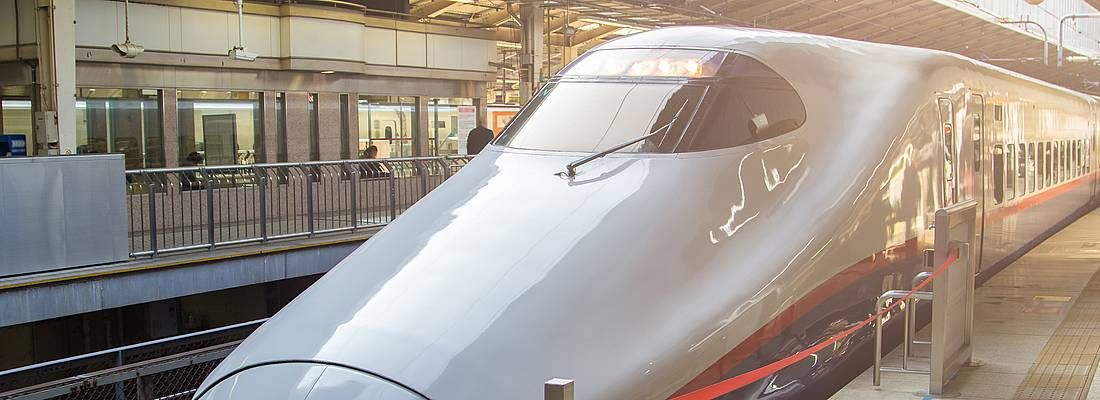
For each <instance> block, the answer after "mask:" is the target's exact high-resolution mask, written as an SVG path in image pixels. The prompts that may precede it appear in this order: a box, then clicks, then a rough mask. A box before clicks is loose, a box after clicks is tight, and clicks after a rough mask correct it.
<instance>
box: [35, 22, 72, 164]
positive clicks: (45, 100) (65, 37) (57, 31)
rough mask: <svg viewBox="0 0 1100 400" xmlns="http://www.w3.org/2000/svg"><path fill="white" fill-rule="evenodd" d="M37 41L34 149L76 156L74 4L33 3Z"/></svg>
mask: <svg viewBox="0 0 1100 400" xmlns="http://www.w3.org/2000/svg"><path fill="white" fill-rule="evenodd" d="M35 26H36V27H37V32H36V34H37V38H38V46H37V50H38V67H37V68H35V73H36V74H37V77H36V78H37V79H36V82H37V85H36V87H35V91H36V94H37V98H38V101H39V104H38V108H37V110H36V112H35V125H36V127H35V132H36V133H35V138H36V141H38V142H39V143H37V144H36V145H44V146H43V147H45V148H46V149H47V153H48V154H75V153H76V28H75V27H76V4H75V2H74V1H73V0H38V1H37V2H36V3H35Z"/></svg>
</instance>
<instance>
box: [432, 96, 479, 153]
mask: <svg viewBox="0 0 1100 400" xmlns="http://www.w3.org/2000/svg"><path fill="white" fill-rule="evenodd" d="M476 126H477V109H476V108H474V100H473V99H467V98H432V99H430V100H428V154H429V155H434V156H438V155H448V154H459V153H463V154H464V153H465V152H466V151H465V150H466V149H465V146H463V145H464V144H465V139H466V134H468V133H469V132H470V130H471V129H474V128H475V127H476Z"/></svg>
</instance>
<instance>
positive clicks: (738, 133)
mask: <svg viewBox="0 0 1100 400" xmlns="http://www.w3.org/2000/svg"><path fill="white" fill-rule="evenodd" d="M719 75H720V80H719V82H718V83H717V84H714V85H713V86H711V88H710V90H708V91H707V95H706V97H707V98H706V99H705V100H704V102H705V103H704V104H705V106H704V107H705V111H704V114H703V117H702V118H701V119H700V121H701V122H700V124H699V125H698V126H697V127H696V128H695V129H693V131H692V132H690V133H688V137H686V138H685V139H684V140H683V143H681V145H680V148H678V149H677V151H678V152H692V151H703V150H714V149H721V148H727V147H734V146H740V145H744V144H749V143H753V142H759V141H761V140H766V139H771V138H774V137H776V136H779V135H782V134H785V133H787V132H790V131H793V130H795V129H797V128H798V127H800V126H802V124H803V123H805V122H806V109H805V108H804V107H803V105H802V100H801V99H800V98H799V97H798V93H797V92H795V90H794V87H792V86H791V84H790V83H789V82H787V80H786V79H783V77H781V76H779V74H777V73H776V72H775V71H773V70H772V69H771V68H768V67H767V66H765V65H764V64H762V63H760V62H759V61H756V60H754V59H752V58H749V57H746V56H737V57H736V58H735V59H733V60H732V62H731V61H730V60H729V59H727V60H726V63H725V64H724V65H723V67H722V70H721V71H720V72H719Z"/></svg>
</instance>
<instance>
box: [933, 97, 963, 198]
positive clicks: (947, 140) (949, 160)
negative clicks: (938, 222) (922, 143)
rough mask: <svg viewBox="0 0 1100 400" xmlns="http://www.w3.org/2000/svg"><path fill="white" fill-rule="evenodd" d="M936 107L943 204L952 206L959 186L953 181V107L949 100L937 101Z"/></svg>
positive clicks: (954, 152) (954, 155)
mask: <svg viewBox="0 0 1100 400" xmlns="http://www.w3.org/2000/svg"><path fill="white" fill-rule="evenodd" d="M937 105H938V108H939V114H940V144H941V145H942V147H943V196H942V197H941V200H942V201H943V204H954V203H955V199H956V197H957V196H958V193H959V185H958V182H957V181H956V179H955V173H956V170H955V159H956V158H957V156H958V154H957V152H956V151H955V148H956V147H955V123H954V122H953V121H954V116H955V110H954V105H953V104H951V100H948V99H939V100H937Z"/></svg>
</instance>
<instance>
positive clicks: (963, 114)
mask: <svg viewBox="0 0 1100 400" xmlns="http://www.w3.org/2000/svg"><path fill="white" fill-rule="evenodd" d="M962 100H963V101H961V102H959V103H961V104H962V107H958V108H957V107H956V103H955V102H953V101H952V100H951V99H950V98H946V97H941V98H939V99H938V100H937V106H938V108H939V115H940V131H941V132H940V133H941V137H940V143H941V145H942V155H943V168H942V171H941V177H942V186H941V187H942V188H943V189H942V192H941V193H940V196H941V197H940V200H941V202H940V203H941V205H942V206H944V207H946V206H950V205H952V204H955V203H958V202H962V201H967V200H972V199H973V200H975V201H977V203H978V210H977V219H978V221H977V223H978V229H977V230H976V233H975V238H974V239H975V241H974V243H975V244H977V246H976V248H975V249H974V255H975V257H977V258H976V261H977V263H976V264H975V265H978V266H979V270H980V266H981V244H982V231H983V228H984V223H983V222H984V221H983V219H984V215H985V210H984V204H983V202H984V198H985V192H986V190H987V189H986V185H985V182H986V179H985V174H986V172H984V171H983V168H982V165H981V163H982V159H983V157H982V153H983V151H982V146H983V145H984V140H985V138H984V136H985V133H984V131H985V127H984V125H983V124H984V122H985V118H984V117H985V98H984V97H983V96H982V95H980V94H977V93H967V94H966V96H965V97H963V99H962ZM976 272H977V271H976Z"/></svg>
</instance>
